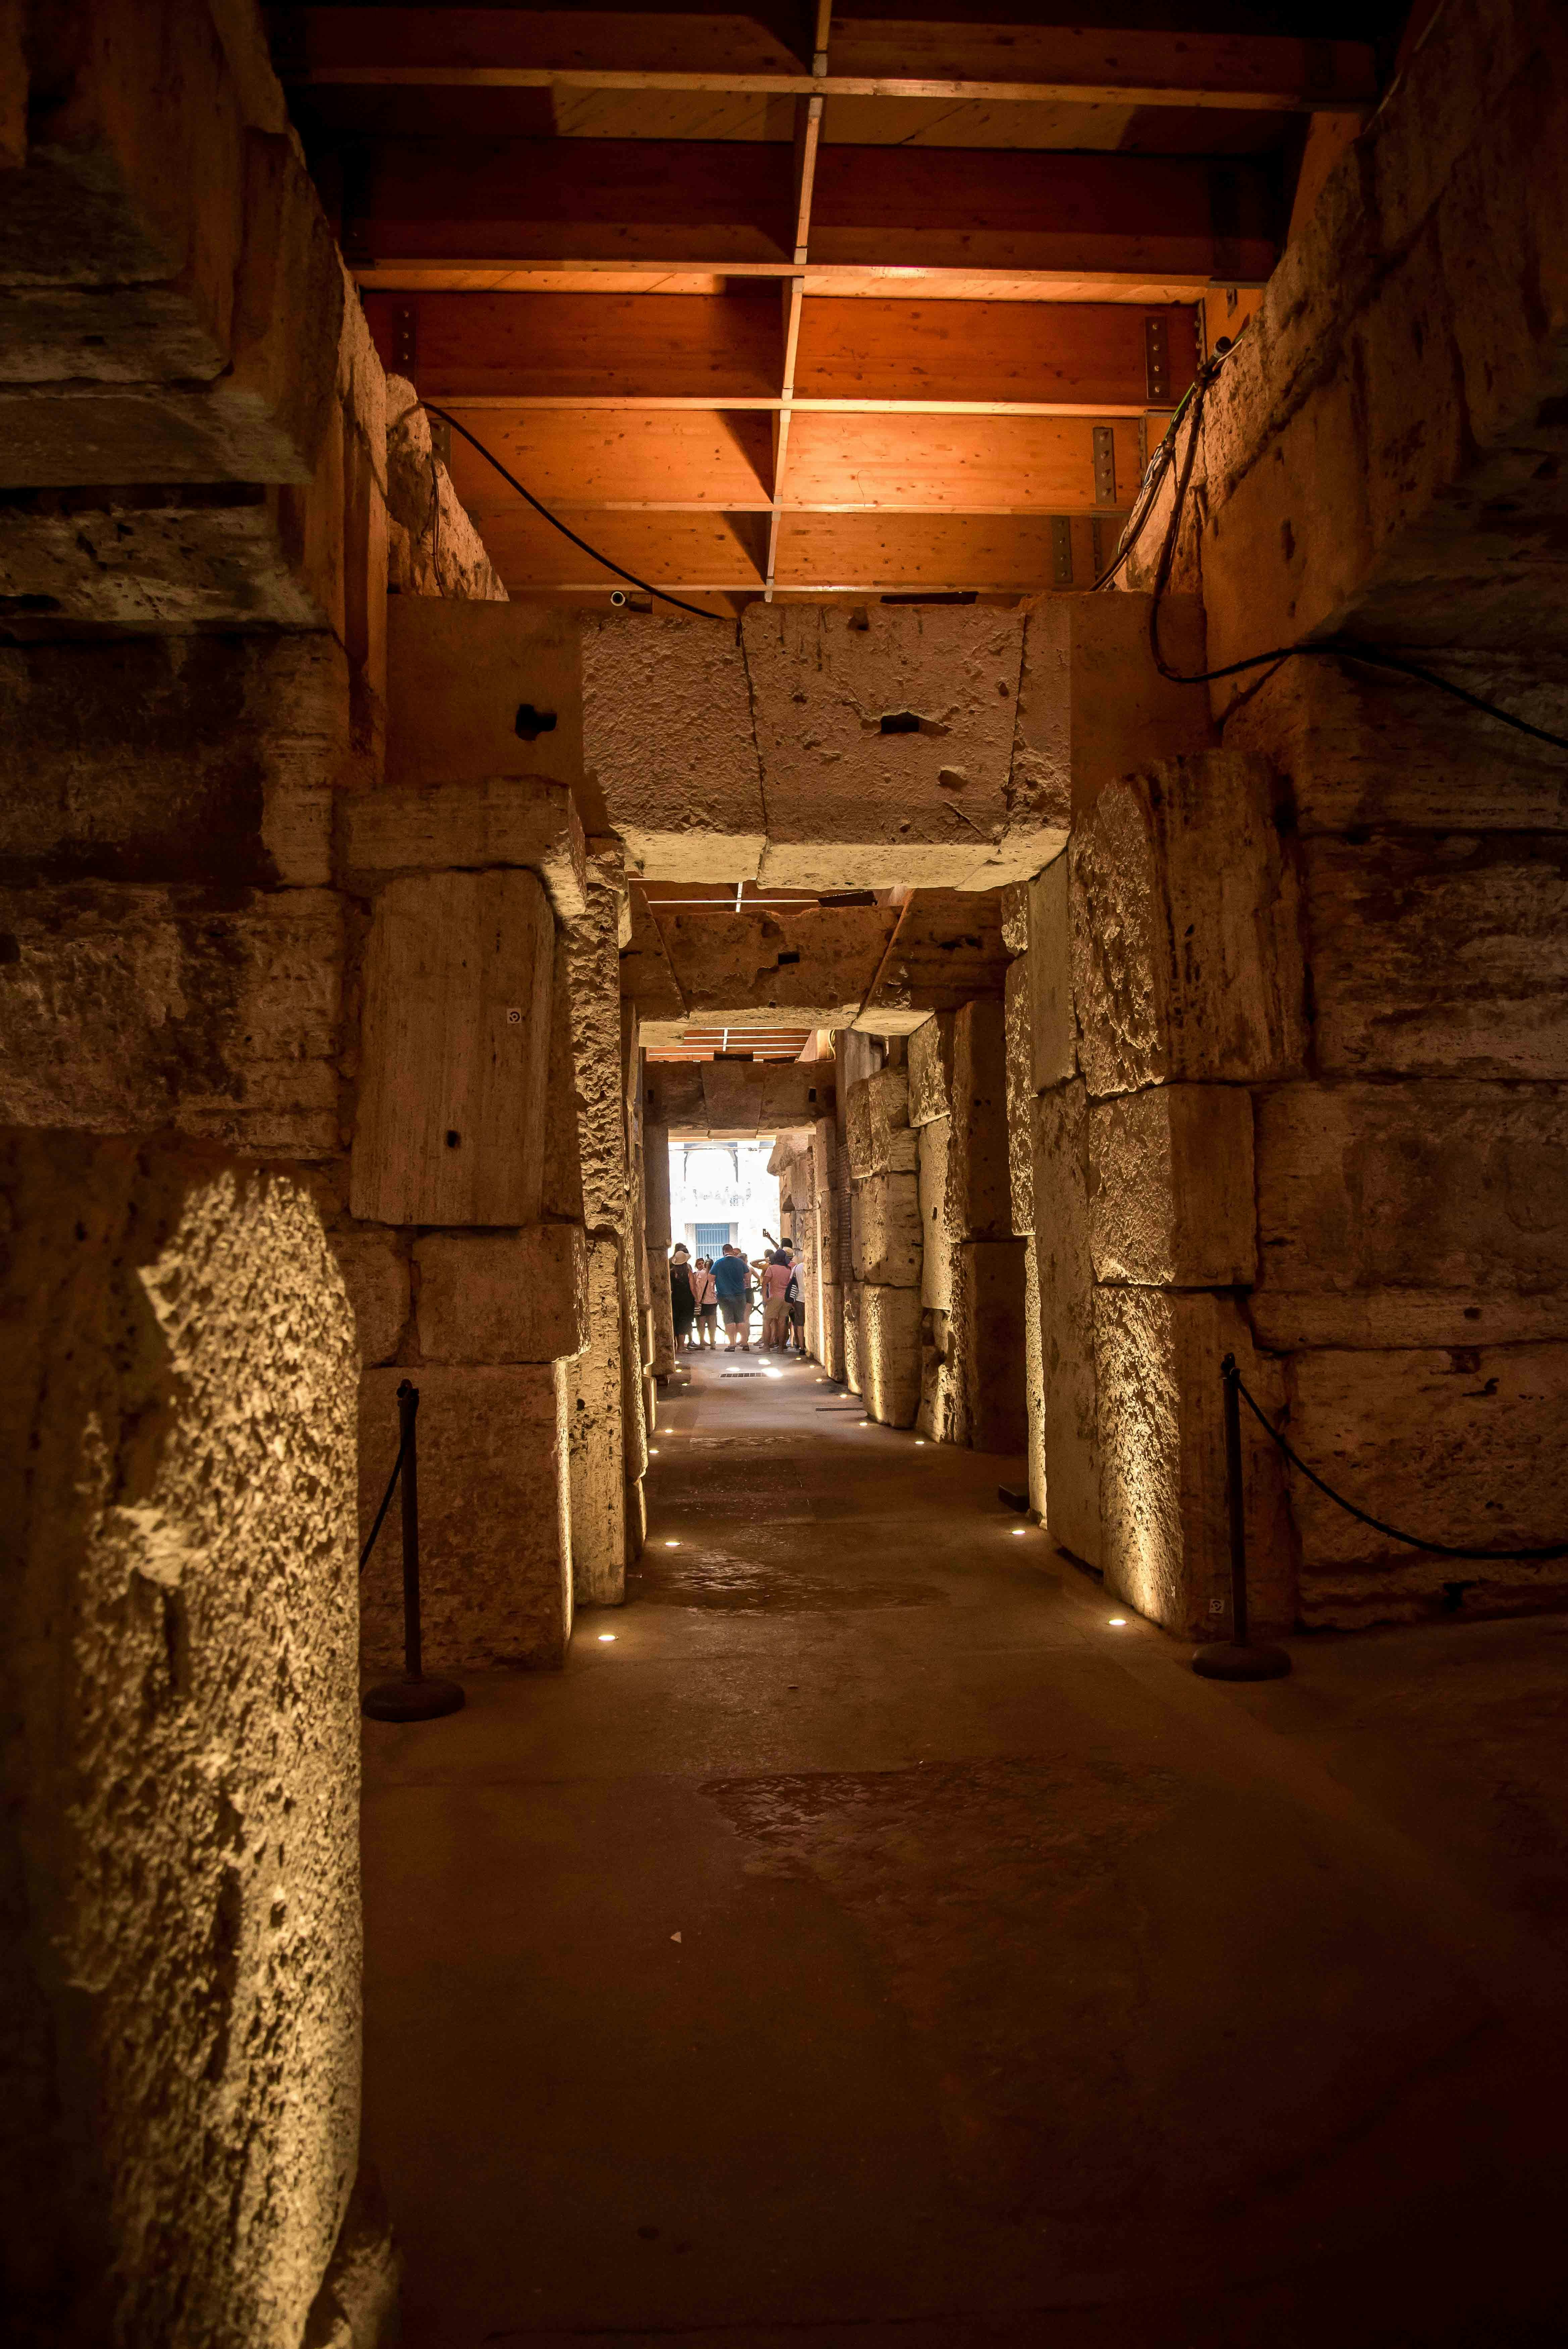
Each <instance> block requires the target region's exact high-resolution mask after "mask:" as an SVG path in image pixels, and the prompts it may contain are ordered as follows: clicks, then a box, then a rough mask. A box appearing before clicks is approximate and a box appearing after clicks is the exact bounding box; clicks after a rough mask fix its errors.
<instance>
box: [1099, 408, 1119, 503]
mask: <svg viewBox="0 0 1568 2349" xmlns="http://www.w3.org/2000/svg"><path fill="white" fill-rule="evenodd" d="M1094 502H1095V503H1096V505H1097V506H1113V505H1114V504H1115V503H1116V434H1115V433H1114V431H1113V430H1112V429H1111V428H1110V426H1109V424H1097V425H1096V426H1095V428H1094Z"/></svg>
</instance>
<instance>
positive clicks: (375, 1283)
mask: <svg viewBox="0 0 1568 2349" xmlns="http://www.w3.org/2000/svg"><path fill="white" fill-rule="evenodd" d="M327 1244H328V1246H329V1247H331V1249H332V1253H333V1257H334V1259H335V1263H336V1265H337V1269H338V1271H339V1273H340V1274H341V1275H342V1277H343V1286H344V1288H346V1291H347V1293H348V1301H349V1304H350V1305H351V1306H352V1308H353V1309H354V1325H355V1328H356V1331H357V1332H358V1337H359V1360H360V1362H361V1363H362V1364H363V1365H364V1366H366V1368H368V1366H369V1365H370V1364H371V1363H373V1362H389V1361H392V1360H393V1359H394V1357H395V1356H396V1354H397V1347H398V1343H399V1341H400V1340H401V1338H402V1335H403V1332H404V1330H405V1329H406V1328H407V1321H408V1315H409V1311H410V1309H411V1306H412V1294H411V1289H410V1284H409V1274H408V1246H407V1237H406V1236H405V1235H403V1234H401V1233H398V1232H391V1231H387V1230H384V1229H382V1228H380V1227H379V1226H376V1225H346V1226H338V1227H336V1228H335V1229H332V1230H329V1231H328V1233H327Z"/></svg>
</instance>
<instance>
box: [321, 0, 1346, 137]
mask: <svg viewBox="0 0 1568 2349" xmlns="http://www.w3.org/2000/svg"><path fill="white" fill-rule="evenodd" d="M956 13H957V12H954V14H956ZM825 47H828V44H827V42H826V41H825V40H824V39H823V38H822V37H820V35H819V40H818V53H819V55H820V54H821V52H822V50H823V49H824V48H825ZM830 62H831V70H830V72H825V73H821V74H818V75H813V74H812V73H811V72H810V70H808V68H807V65H806V61H805V60H804V59H802V58H800V57H797V56H795V55H793V54H792V52H791V50H790V48H789V46H788V45H787V43H786V42H785V41H784V40H783V39H782V38H779V37H778V36H774V35H772V34H770V33H769V30H768V29H767V28H766V27H765V26H762V25H759V24H758V23H757V22H756V21H754V19H753V17H752V16H749V15H747V14H743V13H740V12H737V13H736V14H734V15H720V14H715V15H712V16H698V15H697V14H696V12H695V11H688V12H686V13H685V14H677V13H676V12H673V11H672V12H671V13H670V14H669V15H668V16H663V15H660V14H657V13H655V12H649V13H648V14H646V15H641V14H638V15H634V14H632V13H631V12H629V11H611V10H604V11H600V10H595V9H593V8H582V9H532V8H530V9H521V8H519V9H506V8H441V9H429V8H378V7H301V8H294V9H291V10H289V11H287V12H286V16H285V27H284V40H283V43H282V45H281V48H280V67H281V70H282V71H283V73H284V78H285V79H287V80H290V81H292V82H295V83H307V84H309V83H315V84H338V85H346V86H351V87H352V86H359V87H370V88H376V87H381V88H388V87H397V85H398V84H407V85H413V86H422V87H441V86H446V87H455V88H479V89H486V88H489V89H498V88H499V89H506V88H511V89H520V88H521V89H526V88H551V87H553V86H556V85H567V86H575V87H578V88H597V89H632V90H645V89H676V90H720V91H722V90H744V91H752V92H756V93H758V94H759V95H766V96H779V97H810V95H811V94H812V92H813V91H816V92H818V93H819V94H820V95H821V96H823V97H825V98H840V97H844V98H877V97H887V98H946V99H953V98H957V99H964V98H982V99H986V100H989V101H991V102H1000V103H1014V104H1027V103H1029V102H1031V101H1033V102H1037V103H1040V102H1043V103H1046V104H1050V105H1062V104H1077V105H1081V106H1107V105H1119V106H1124V107H1162V106H1179V107H1204V108H1219V109H1243V110H1247V111H1263V112H1272V113H1305V112H1316V113H1333V112H1353V113H1354V112H1360V111H1363V110H1364V109H1366V108H1367V107H1368V106H1369V105H1371V104H1372V103H1373V101H1374V100H1375V99H1376V98H1377V77H1376V67H1375V60H1374V55H1373V51H1372V49H1371V47H1370V45H1369V44H1367V43H1366V42H1361V41H1305V40H1297V39H1290V38H1282V37H1279V36H1270V35H1256V34H1240V35H1238V34H1205V33H1190V32H1185V31H1183V32H1143V31H1135V30H1134V31H1129V30H1115V31H1109V30H1105V29H1102V28H1100V27H1097V26H1060V25H1051V26H1026V25H1018V24H1016V23H1004V24H995V25H987V24H984V23H963V22H959V23H954V22H953V21H951V19H950V20H949V21H946V22H939V23H934V22H930V21H927V20H925V19H923V18H911V19H907V20H895V19H892V18H869V17H868V18H858V19H857V18H849V17H846V18H842V19H841V21H840V24H839V26H838V28H837V30H836V31H835V32H834V34H833V35H832V36H831V42H830Z"/></svg>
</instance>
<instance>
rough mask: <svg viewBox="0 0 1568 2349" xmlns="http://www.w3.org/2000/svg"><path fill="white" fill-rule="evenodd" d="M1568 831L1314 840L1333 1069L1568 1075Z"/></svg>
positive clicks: (1310, 849)
mask: <svg viewBox="0 0 1568 2349" xmlns="http://www.w3.org/2000/svg"><path fill="white" fill-rule="evenodd" d="M1565 888H1568V841H1564V840H1563V839H1562V838H1561V837H1560V836H1559V837H1553V836H1551V835H1545V834H1541V833H1533V834H1532V833H1515V834H1513V835H1511V836H1508V835H1503V836H1501V837H1500V836H1497V835H1493V836H1492V837H1491V838H1487V837H1484V836H1478V835H1477V834H1475V833H1449V834H1443V835H1441V836H1439V837H1438V838H1436V839H1410V838H1398V837H1390V836H1387V835H1383V836H1378V837H1375V838H1373V839H1372V840H1369V841H1366V842H1357V843H1352V842H1349V841H1344V840H1325V839H1319V840H1310V841H1307V842H1305V843H1304V845H1303V889H1304V893H1305V905H1306V920H1307V929H1308V936H1309V938H1310V941H1311V955H1312V977H1313V992H1314V998H1315V1005H1316V1014H1317V1016H1316V1024H1315V1029H1314V1041H1315V1050H1316V1056H1317V1064H1318V1066H1319V1068H1320V1069H1321V1070H1322V1071H1324V1073H1325V1074H1326V1075H1331V1076H1333V1075H1345V1076H1360V1075H1386V1074H1387V1075H1398V1076H1434V1077H1440V1076H1477V1077H1527V1078H1563V1077H1568V923H1565V922H1564V920H1563V899H1564V891H1565Z"/></svg>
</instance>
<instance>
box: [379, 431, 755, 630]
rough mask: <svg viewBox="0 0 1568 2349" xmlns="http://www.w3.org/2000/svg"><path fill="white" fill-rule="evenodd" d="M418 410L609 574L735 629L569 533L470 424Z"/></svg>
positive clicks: (715, 614) (717, 615)
mask: <svg viewBox="0 0 1568 2349" xmlns="http://www.w3.org/2000/svg"><path fill="white" fill-rule="evenodd" d="M416 406H418V407H419V408H422V409H424V410H425V413H426V414H427V416H438V417H439V418H440V419H441V421H442V423H443V424H449V425H450V426H451V429H452V430H453V431H454V432H460V433H461V434H462V436H463V439H464V440H466V441H467V442H468V444H469V448H470V449H477V450H479V452H480V456H481V457H482V458H483V459H484V460H485V462H486V464H487V465H493V466H494V467H495V469H496V471H497V472H498V473H499V474H500V477H501V480H502V481H505V482H506V484H507V486H508V487H509V488H510V489H513V490H515V491H516V492H517V494H518V496H519V497H520V498H526V499H527V501H528V502H529V504H530V505H531V507H532V508H533V511H534V512H535V513H536V514H542V516H543V518H544V520H545V521H546V522H547V523H549V524H550V526H551V528H552V530H558V531H559V532H560V533H561V535H562V538H569V539H570V540H571V541H572V543H573V546H579V547H581V548H582V550H583V554H591V555H592V556H593V560H594V562H595V563H602V564H603V566H604V568H605V570H606V571H613V572H614V574H615V576H616V578H617V579H624V580H627V581H629V583H630V584H631V585H632V586H634V587H640V588H641V589H642V591H643V593H644V595H656V596H658V598H659V600H660V602H661V603H665V604H673V605H675V607H676V611H677V612H689V613H690V614H691V615H692V617H693V618H694V619H697V620H717V622H718V623H719V625H720V626H721V627H728V626H730V625H731V622H730V619H729V616H728V615H727V613H724V612H705V611H704V610H703V608H702V605H700V604H686V603H683V602H682V600H681V598H680V597H679V596H678V595H671V594H670V592H669V590H668V588H666V587H655V585H653V583H652V581H651V580H648V579H639V578H638V576H637V574H636V573H635V572H634V571H624V570H623V569H622V568H621V565H620V564H618V563H612V562H611V560H610V558H609V556H608V555H607V554H600V552H599V549H598V548H597V547H596V546H590V545H589V543H588V541H587V540H586V539H585V538H579V537H578V535H577V533H576V532H575V531H574V530H570V529H568V527H567V525H566V523H563V522H562V520H561V517H560V516H559V514H552V512H551V511H550V508H549V507H548V506H547V505H544V504H542V503H541V502H540V500H539V499H538V498H536V497H535V496H534V494H533V492H532V491H531V490H526V489H524V487H523V485H522V483H521V481H519V480H518V478H517V475H516V474H515V473H509V472H508V471H507V469H506V467H505V466H504V465H503V464H502V463H501V461H500V458H499V457H498V456H497V455H496V454H495V452H494V451H493V450H490V449H487V448H486V447H485V444H484V442H483V441H482V440H478V439H476V437H475V436H474V434H473V433H471V432H470V431H469V428H468V426H467V425H466V424H459V422H458V419H457V418H456V417H455V416H453V415H451V414H450V413H449V411H448V410H447V409H444V408H437V407H436V406H435V405H434V404H433V402H431V401H430V400H428V399H421V400H418V401H417V402H416Z"/></svg>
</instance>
